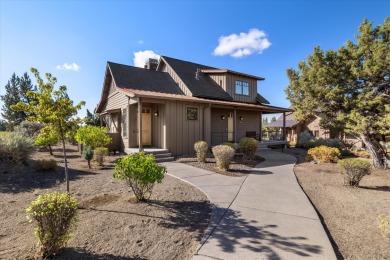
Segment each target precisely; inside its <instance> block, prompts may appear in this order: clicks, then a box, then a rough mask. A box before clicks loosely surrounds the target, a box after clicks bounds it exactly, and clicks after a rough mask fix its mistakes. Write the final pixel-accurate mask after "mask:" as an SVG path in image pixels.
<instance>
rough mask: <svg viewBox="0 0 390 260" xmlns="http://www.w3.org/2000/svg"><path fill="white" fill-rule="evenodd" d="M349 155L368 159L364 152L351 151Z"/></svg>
mask: <svg viewBox="0 0 390 260" xmlns="http://www.w3.org/2000/svg"><path fill="white" fill-rule="evenodd" d="M351 153H352V154H353V155H355V156H357V157H360V158H365V159H370V158H371V156H370V154H369V153H368V152H367V151H365V150H352V151H351Z"/></svg>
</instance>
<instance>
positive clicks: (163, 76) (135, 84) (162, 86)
mask: <svg viewBox="0 0 390 260" xmlns="http://www.w3.org/2000/svg"><path fill="white" fill-rule="evenodd" d="M108 66H109V68H110V70H111V73H112V77H113V78H114V81H115V84H116V86H117V87H118V88H127V89H138V90H144V91H153V92H160V93H168V94H176V95H184V93H183V91H182V90H181V89H180V88H179V86H178V85H177V84H176V82H175V81H174V80H173V79H172V78H171V77H170V76H169V74H168V73H164V72H159V71H154V70H148V69H142V68H138V67H133V66H128V65H123V64H118V63H114V62H108Z"/></svg>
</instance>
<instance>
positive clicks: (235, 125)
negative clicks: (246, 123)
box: [233, 109, 237, 143]
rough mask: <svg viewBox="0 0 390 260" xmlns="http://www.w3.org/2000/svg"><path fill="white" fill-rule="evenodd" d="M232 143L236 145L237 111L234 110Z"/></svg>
mask: <svg viewBox="0 0 390 260" xmlns="http://www.w3.org/2000/svg"><path fill="white" fill-rule="evenodd" d="M233 122H234V142H235V143H237V110H236V109H234V121H233Z"/></svg>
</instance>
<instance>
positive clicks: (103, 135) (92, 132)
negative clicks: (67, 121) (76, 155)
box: [75, 125, 111, 149]
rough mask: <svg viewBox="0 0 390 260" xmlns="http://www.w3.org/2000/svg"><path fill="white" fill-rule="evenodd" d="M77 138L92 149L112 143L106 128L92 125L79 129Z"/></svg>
mask: <svg viewBox="0 0 390 260" xmlns="http://www.w3.org/2000/svg"><path fill="white" fill-rule="evenodd" d="M75 139H76V141H77V142H78V143H79V144H82V145H84V146H88V147H90V148H91V149H95V148H96V147H105V146H107V145H109V144H110V143H111V137H110V136H109V135H108V134H107V131H106V128H104V127H99V126H91V125H88V126H83V127H80V128H79V129H77V132H76V135H75Z"/></svg>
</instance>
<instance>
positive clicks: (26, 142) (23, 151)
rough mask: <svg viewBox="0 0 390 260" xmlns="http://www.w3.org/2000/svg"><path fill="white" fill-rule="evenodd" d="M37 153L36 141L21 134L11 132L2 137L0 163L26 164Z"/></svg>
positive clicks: (0, 140)
mask: <svg viewBox="0 0 390 260" xmlns="http://www.w3.org/2000/svg"><path fill="white" fill-rule="evenodd" d="M34 151H35V146H34V140H33V139H31V138H28V137H24V136H23V135H22V134H20V133H15V132H10V133H8V134H5V135H1V136H0V161H2V162H5V163H8V164H12V165H17V164H21V163H26V162H27V160H28V158H30V156H31V155H32V153H33V152H34Z"/></svg>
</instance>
